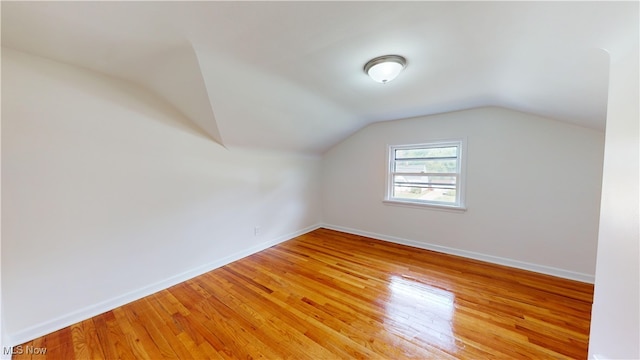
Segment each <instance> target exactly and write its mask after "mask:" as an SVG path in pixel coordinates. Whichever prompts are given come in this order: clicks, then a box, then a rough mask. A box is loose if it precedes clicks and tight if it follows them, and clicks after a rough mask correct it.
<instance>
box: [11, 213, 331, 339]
mask: <svg viewBox="0 0 640 360" xmlns="http://www.w3.org/2000/svg"><path fill="white" fill-rule="evenodd" d="M320 227H322V226H321V225H320V224H316V225H312V226H309V227H306V228H304V229H301V230H298V231H295V232H292V233H289V234H286V235H282V236H278V237H276V238H274V239H271V240H269V241H265V242H263V243H260V244H257V245H255V246H252V247H250V248H248V249H246V250H242V251H239V252H236V253H234V254H231V255H229V256H226V257H224V258H222V259H219V260H216V261H213V262H210V263H207V264H204V265H202V266H199V267H197V268H194V269H191V270H189V271H185V272H183V273H181V274H178V275H174V276H172V277H169V278H167V279H164V280H161V281H158V282H156V283H153V284H150V285H147V286H144V287H142V288H140V289H137V290H134V291H130V292H128V293H125V294H122V295H119V296H116V297H114V298H111V299H107V300H105V301H102V302H99V303H97V304H94V305H90V306H87V307H84V308H82V309H79V310H77V311H74V312H71V313H69V314H65V315H62V316H59V317H57V318H54V319H52V320H48V321H45V322H42V323H40V324H36V325H33V326H31V327H29V328H26V329H24V330H21V331H19V332H16V333H14V334H4V335H3V341H4V342H5V343H4V344H2V346H6V347H8V346H17V345H20V344H23V343H25V342H27V341H31V340H33V339H37V338H38V337H41V336H44V335H47V334H50V333H52V332H54V331H57V330H60V329H63V328H65V327H67V326H70V325H73V324H75V323H78V322H80V321H84V320H86V319H90V318H92V317H94V316H97V315H100V314H102V313H105V312H107V311H110V310H113V309H115V308H117V307H119V306H122V305H126V304H128V303H130V302H133V301H136V300H139V299H142V298H143V297H146V296H149V295H151V294H154V293H156V292H158V291H161V290H164V289H167V288H170V287H172V286H174V285H177V284H179V283H181V282H184V281H187V280H189V279H192V278H194V277H196V276H199V275H202V274H204V273H206V272H209V271H211V270H214V269H217V268H219V267H221V266H224V265H227V264H229V263H232V262H234V261H237V260H240V259H242V258H244V257H247V256H249V255H252V254H255V253H257V252H260V251H262V250H265V249H267V248H270V247H272V246H274V245H277V244H279V243H281V242H285V241H287V240H291V239H293V238H295V237H298V236H300V235H304V234H306V233H308V232H311V231H313V230H316V229H318V228H320Z"/></svg>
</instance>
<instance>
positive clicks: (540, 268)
mask: <svg viewBox="0 0 640 360" xmlns="http://www.w3.org/2000/svg"><path fill="white" fill-rule="evenodd" d="M322 227H323V228H326V229H330V230H336V231H342V232H346V233H349V234H354V235H360V236H366V237H369V238H373V239H377V240H383V241H388V242H392V243H396V244H401V245H407V246H413V247H417V248H420V249H425V250H432V251H437V252H441V253H445V254H450V255H457V256H462V257H466V258H470V259H474V260H480V261H485V262H489V263H493V264H498V265H504V266H509V267H513V268H518V269H523V270H529V271H533V272H537V273H541V274H546V275H552V276H556V277H561V278H564V279H570V280H576V281H580V282H584V283H589V284H593V283H595V276H594V275H589V274H583V273H579V272H574V271H569V270H564V269H558V268H554V267H550V266H545V265H538V264H532V263H528V262H524V261H519V260H513V259H507V258H503V257H499V256H493V255H487V254H481V253H477V252H473V251H467V250H460V249H455V248H450V247H447V246H442V245H435V244H429V243H423V242H418V241H415V240H408V239H403V238H399V237H395V236H389V235H383V234H377V233H373V232H368V231H362V230H357V229H351V228H347V227H343V226H337V225H330V224H322Z"/></svg>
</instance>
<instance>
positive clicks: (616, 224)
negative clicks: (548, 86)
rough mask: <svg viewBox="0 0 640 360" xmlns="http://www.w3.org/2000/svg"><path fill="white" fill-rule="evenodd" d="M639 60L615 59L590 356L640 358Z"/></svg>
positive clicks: (635, 57) (630, 57)
mask: <svg viewBox="0 0 640 360" xmlns="http://www.w3.org/2000/svg"><path fill="white" fill-rule="evenodd" d="M636 36H637V34H636ZM636 45H637V43H636ZM639 61H640V56H639V55H638V49H637V48H636V49H635V51H633V52H630V53H629V54H628V55H627V56H624V57H622V58H620V59H615V58H614V59H612V63H611V72H610V77H609V105H608V108H607V129H606V145H605V153H604V154H605V155H604V170H603V180H602V208H601V211H600V234H599V238H598V257H597V265H596V283H595V294H594V302H593V309H592V318H591V336H590V342H589V357H590V358H591V359H595V358H596V357H597V358H599V359H640V209H639V207H640V205H639V196H640V191H639V190H638V187H639V184H640V175H639V170H638V165H639V162H640V155H639V152H640V134H639V131H640V126H639V122H640V111H639V107H640V101H639V99H640V90H639V84H638V82H639V79H640V72H639V71H638V64H639V63H640V62H639Z"/></svg>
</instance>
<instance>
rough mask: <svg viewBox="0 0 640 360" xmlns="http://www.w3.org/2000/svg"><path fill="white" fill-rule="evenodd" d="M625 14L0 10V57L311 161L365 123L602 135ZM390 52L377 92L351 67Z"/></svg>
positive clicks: (458, 8) (615, 5)
mask: <svg viewBox="0 0 640 360" xmlns="http://www.w3.org/2000/svg"><path fill="white" fill-rule="evenodd" d="M638 11H639V10H638V2H626V3H620V2H604V1H603V2H562V3H560V2H106V1H105V2H6V1H3V2H2V45H3V46H7V47H11V48H15V49H18V50H22V51H25V52H29V53H32V54H36V55H40V56H44V57H48V58H51V59H55V60H59V61H63V62H66V63H70V64H74V65H77V66H81V67H85V68H90V69H93V70H96V71H99V72H103V73H106V74H109V75H112V76H115V77H118V78H123V79H126V80H130V81H132V82H135V83H137V84H138V85H140V86H143V87H145V88H147V89H148V90H150V91H152V92H154V93H155V94H156V95H158V96H160V97H162V98H164V99H165V100H166V101H168V102H169V103H171V104H172V105H173V106H174V107H176V108H177V109H178V110H179V111H181V112H182V113H183V114H184V115H185V116H186V117H187V118H189V119H191V120H192V121H193V122H194V124H197V126H198V127H200V128H201V129H203V130H204V131H206V132H207V133H208V134H209V135H210V136H211V138H212V139H214V140H215V141H217V142H219V143H221V144H224V145H226V146H250V147H258V148H269V149H279V150H287V151H300V152H308V153H314V152H315V153H321V152H323V151H325V150H326V149H328V148H329V147H331V146H332V145H334V144H335V143H337V142H339V141H340V140H342V139H344V138H345V137H346V136H348V135H350V134H352V133H353V132H355V131H357V130H358V129H360V128H362V127H364V126H366V125H367V124H370V123H372V122H375V121H382V120H392V119H399V118H405V117H411V116H419V115H427V114H434V113H440V112H447V111H454V110H461V109H467V108H472V107H479V106H502V107H506V108H511V109H515V110H519V111H525V112H531V113H535V114H539V115H542V116H546V117H550V118H554V119H558V120H563V121H568V122H572V123H576V124H580V125H583V126H587V127H591V128H595V129H604V123H605V115H606V104H607V87H608V85H607V81H608V68H609V54H615V53H616V52H622V51H625V49H626V48H629V47H632V46H637V43H638V31H639V28H638V26H639V25H638V24H639V20H638ZM385 54H399V55H403V56H405V57H406V58H407V60H408V66H407V68H406V70H405V71H404V72H403V73H402V74H400V76H399V77H398V78H397V79H396V80H394V81H393V82H391V83H389V84H386V85H383V84H378V83H375V82H374V81H373V80H371V79H369V78H368V77H367V76H366V75H365V74H364V72H363V71H362V67H363V66H364V64H365V63H366V62H367V61H368V60H369V59H371V58H373V57H376V56H379V55H385Z"/></svg>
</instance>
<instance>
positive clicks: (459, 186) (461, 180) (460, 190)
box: [383, 138, 467, 211]
mask: <svg viewBox="0 0 640 360" xmlns="http://www.w3.org/2000/svg"><path fill="white" fill-rule="evenodd" d="M466 145H467V141H466V139H465V138H458V139H449V140H434V141H428V142H424V143H420V144H402V145H388V146H387V169H386V172H387V174H386V175H387V176H386V179H387V180H386V189H385V195H384V199H383V203H385V204H388V205H397V206H406V207H418V208H435V209H441V210H454V211H466V210H467V208H466V202H465V192H466V191H465V190H466V181H465V180H466V179H465V178H466V161H465V158H466V147H467V146H466ZM446 146H457V147H458V156H457V157H458V169H457V172H456V173H455V174H456V176H457V179H458V181H457V182H456V196H457V200H458V201H457V202H456V203H455V204H451V203H445V202H438V201H427V200H410V199H402V198H395V197H393V196H392V195H393V184H394V181H393V176H394V174H395V173H394V171H393V170H394V164H395V163H394V161H395V151H396V150H404V149H424V148H438V147H446Z"/></svg>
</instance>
